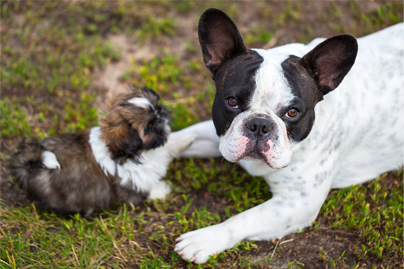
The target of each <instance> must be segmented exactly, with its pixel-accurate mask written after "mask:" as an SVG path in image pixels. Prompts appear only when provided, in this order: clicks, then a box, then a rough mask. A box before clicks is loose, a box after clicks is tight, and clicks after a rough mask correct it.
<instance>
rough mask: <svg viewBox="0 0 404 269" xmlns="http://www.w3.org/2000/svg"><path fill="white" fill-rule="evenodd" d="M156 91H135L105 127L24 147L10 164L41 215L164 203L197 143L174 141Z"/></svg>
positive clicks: (180, 135)
mask: <svg viewBox="0 0 404 269" xmlns="http://www.w3.org/2000/svg"><path fill="white" fill-rule="evenodd" d="M158 100H159V96H158V95H157V94H156V93H155V92H154V91H152V90H150V89H141V90H139V89H132V90H131V92H129V93H126V94H121V95H118V96H116V97H114V98H112V99H111V100H109V102H107V103H106V105H105V108H104V110H105V114H104V115H103V116H102V117H101V118H100V120H99V125H100V126H99V127H94V128H92V129H90V130H85V131H82V132H78V133H74V134H63V135H58V136H54V137H50V138H47V139H45V140H43V141H42V142H38V141H33V142H29V143H24V142H23V143H21V144H20V145H19V147H18V152H17V153H15V154H14V155H13V156H12V158H11V162H10V166H11V170H12V172H13V174H14V175H15V177H16V180H17V183H18V184H19V185H20V186H21V187H22V188H23V190H25V192H26V194H27V197H28V199H29V200H31V201H33V202H34V203H35V205H36V206H37V207H39V208H41V209H45V210H52V211H54V212H55V213H59V214H75V213H80V214H81V215H82V216H85V217H86V216H88V215H89V214H91V213H92V212H93V211H99V210H102V209H109V208H111V207H113V206H114V205H116V204H117V203H121V202H126V203H131V204H134V205H136V204H139V203H140V202H141V201H142V200H144V199H146V198H149V199H158V198H164V197H165V196H166V195H167V194H169V193H170V191H171V189H170V186H169V185H168V184H167V183H166V182H165V181H162V180H161V178H162V177H164V176H165V175H166V172H167V169H168V165H169V163H170V162H171V161H172V160H173V158H175V157H177V156H178V155H179V153H181V152H182V151H183V150H185V149H186V148H187V147H188V146H189V145H190V144H191V143H192V141H193V140H194V138H195V135H194V134H190V133H186V132H185V133H184V132H181V131H179V132H173V133H171V134H170V127H169V113H168V111H167V110H166V109H165V108H164V107H162V106H161V105H159V104H158Z"/></svg>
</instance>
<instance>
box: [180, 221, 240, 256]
mask: <svg viewBox="0 0 404 269" xmlns="http://www.w3.org/2000/svg"><path fill="white" fill-rule="evenodd" d="M232 238H233V237H232V236H231V233H230V231H229V230H226V228H225V227H224V226H223V224H217V225H214V226H210V227H206V228H202V229H199V230H196V231H192V232H189V233H186V234H183V235H181V236H180V237H179V238H177V239H176V241H177V242H178V243H177V245H176V246H175V248H174V251H175V252H177V253H178V255H180V256H181V257H182V259H184V260H190V261H192V262H194V263H198V264H201V263H205V262H206V261H207V260H209V255H214V254H218V253H220V252H222V251H223V250H225V249H227V248H230V247H232V246H233V245H234V244H235V243H234V242H231V241H232V240H231V239H232Z"/></svg>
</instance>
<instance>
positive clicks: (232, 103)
mask: <svg viewBox="0 0 404 269" xmlns="http://www.w3.org/2000/svg"><path fill="white" fill-rule="evenodd" d="M227 103H228V104H229V106H230V107H231V108H237V107H238V106H237V100H236V98H234V97H230V98H228V99H227Z"/></svg>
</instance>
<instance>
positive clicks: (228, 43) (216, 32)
mask: <svg viewBox="0 0 404 269" xmlns="http://www.w3.org/2000/svg"><path fill="white" fill-rule="evenodd" d="M198 36H199V43H200V44H201V48H202V54H203V61H204V62H205V64H206V67H207V68H208V69H209V70H210V71H211V72H212V74H213V77H214V75H215V72H216V70H217V68H218V67H219V66H220V65H221V64H222V63H223V62H224V61H226V60H228V59H231V58H233V57H235V56H237V55H239V54H241V53H243V52H246V51H247V48H246V46H245V45H244V42H243V38H242V37H241V35H240V32H239V31H238V29H237V26H236V25H235V24H234V22H233V21H232V20H231V19H230V18H229V16H227V15H226V13H224V12H223V11H221V10H220V9H216V8H209V9H207V10H205V12H203V14H202V15H201V18H200V19H199V25H198Z"/></svg>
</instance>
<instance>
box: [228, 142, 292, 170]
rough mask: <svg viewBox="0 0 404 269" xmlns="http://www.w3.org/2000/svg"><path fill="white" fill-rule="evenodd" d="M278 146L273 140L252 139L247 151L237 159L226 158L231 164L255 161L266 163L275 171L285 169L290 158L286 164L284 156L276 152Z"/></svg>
mask: <svg viewBox="0 0 404 269" xmlns="http://www.w3.org/2000/svg"><path fill="white" fill-rule="evenodd" d="M276 147H277V145H276V144H275V143H274V142H273V141H272V140H266V141H261V140H259V139H250V140H249V142H248V143H247V146H246V150H245V151H244V152H243V153H242V154H241V155H239V156H238V157H237V158H234V157H235V156H233V158H226V156H224V157H225V158H226V159H227V160H228V161H230V162H234V163H236V162H238V161H240V160H254V161H259V162H264V163H266V164H267V165H268V166H269V167H271V168H273V169H280V168H284V167H286V166H288V165H289V161H290V158H286V159H289V160H287V161H286V162H285V158H284V157H283V156H282V154H280V153H278V152H277V151H276Z"/></svg>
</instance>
